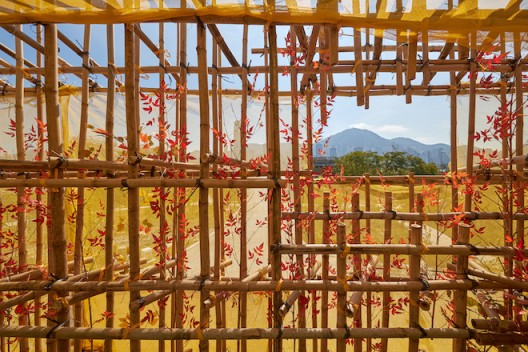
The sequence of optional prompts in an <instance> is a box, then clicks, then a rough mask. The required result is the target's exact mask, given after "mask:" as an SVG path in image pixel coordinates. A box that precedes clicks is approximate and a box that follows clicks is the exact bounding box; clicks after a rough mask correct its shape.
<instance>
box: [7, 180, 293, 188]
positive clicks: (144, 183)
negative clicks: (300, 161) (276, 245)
mask: <svg viewBox="0 0 528 352" xmlns="http://www.w3.org/2000/svg"><path fill="white" fill-rule="evenodd" d="M285 184H286V182H285V181H284V180H272V179H264V178H247V179H244V180H242V179H239V180H234V179H225V180H218V179H204V180H201V179H156V178H143V179H127V178H122V179H43V178H41V179H38V180H0V188H14V187H44V188H58V187H85V188H96V187H107V188H141V187H188V188H192V187H204V188H282V187H284V185H285Z"/></svg>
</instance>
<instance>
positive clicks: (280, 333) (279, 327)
mask: <svg viewBox="0 0 528 352" xmlns="http://www.w3.org/2000/svg"><path fill="white" fill-rule="evenodd" d="M278 329H279V334H278V335H277V339H278V340H280V339H281V338H282V324H279V326H278Z"/></svg>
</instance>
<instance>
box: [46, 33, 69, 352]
mask: <svg viewBox="0 0 528 352" xmlns="http://www.w3.org/2000/svg"><path fill="white" fill-rule="evenodd" d="M44 43H45V45H44V48H45V50H44V64H45V67H46V70H45V80H46V119H47V126H48V149H49V155H62V153H63V148H64V146H63V141H62V135H61V132H62V129H61V124H62V123H61V118H60V113H59V111H58V106H59V91H58V86H59V80H58V56H57V51H58V47H57V25H56V24H47V25H45V26H44ZM50 172H51V170H50ZM54 177H55V178H56V179H61V178H62V172H61V171H60V170H56V171H55V173H54ZM50 204H53V207H52V208H51V219H52V224H51V231H50V236H51V242H48V243H51V247H52V253H53V255H52V256H49V257H48V262H51V263H53V265H48V266H49V269H50V270H53V271H52V272H54V273H55V275H56V276H57V277H59V278H65V277H66V276H67V275H68V268H67V265H66V263H67V261H68V260H67V258H66V234H65V228H64V219H65V212H64V188H63V187H59V188H56V189H55V190H54V191H53V192H51V194H50ZM48 246H49V245H48ZM61 295H64V293H61V294H59V298H60V297H61ZM50 301H51V302H53V301H54V299H53V298H52V297H50ZM59 302H60V301H57V303H58V304H55V313H56V320H57V321H58V322H59V324H65V323H66V322H67V321H68V320H69V312H70V309H69V307H66V306H64V305H62V304H61V303H59ZM47 343H48V351H54V350H56V349H58V350H60V351H61V352H62V351H64V352H68V351H70V343H69V341H68V340H64V339H58V340H51V339H47Z"/></svg>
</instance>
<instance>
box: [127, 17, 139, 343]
mask: <svg viewBox="0 0 528 352" xmlns="http://www.w3.org/2000/svg"><path fill="white" fill-rule="evenodd" d="M124 29H125V67H126V70H125V103H126V113H127V121H126V128H127V143H128V154H129V155H138V154H139V145H138V136H139V126H138V121H137V118H136V115H137V109H138V107H137V104H138V101H137V100H136V94H135V93H136V90H138V89H139V87H138V86H137V85H136V79H135V76H136V64H137V62H136V61H135V60H136V54H137V53H136V51H137V50H138V48H137V47H136V43H135V42H136V38H135V33H134V25H133V24H127V25H125V28H124ZM138 169H139V168H138V166H137V165H129V167H128V177H129V178H130V179H131V180H134V179H137V177H138ZM128 242H129V247H128V248H129V253H130V254H129V255H130V257H129V258H130V277H131V278H132V280H136V279H137V277H138V276H139V273H140V266H139V251H140V247H139V189H137V188H129V189H128ZM140 297H141V296H140V293H139V292H131V293H130V303H133V302H134V301H136V300H137V299H139V298H140ZM139 321H140V312H139V309H130V324H131V326H139ZM140 350H141V341H134V342H131V343H130V352H140Z"/></svg>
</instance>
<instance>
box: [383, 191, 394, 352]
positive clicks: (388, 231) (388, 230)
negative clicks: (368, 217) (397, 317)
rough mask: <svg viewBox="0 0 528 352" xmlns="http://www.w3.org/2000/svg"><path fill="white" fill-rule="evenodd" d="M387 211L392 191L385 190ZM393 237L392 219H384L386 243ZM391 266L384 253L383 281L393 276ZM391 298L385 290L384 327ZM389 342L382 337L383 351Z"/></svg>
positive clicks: (388, 255)
mask: <svg viewBox="0 0 528 352" xmlns="http://www.w3.org/2000/svg"><path fill="white" fill-rule="evenodd" d="M385 211H386V212H389V211H392V193H391V192H385ZM391 238H392V220H391V219H385V220H384V235H383V241H384V243H386V244H387V243H390V240H391ZM390 267H391V256H390V254H384V255H383V281H388V280H390V277H391V273H390ZM390 300H391V295H390V292H383V311H382V314H381V326H382V327H384V328H387V327H389V317H390V315H389V305H390ZM387 343H388V339H386V338H382V339H381V351H383V352H386V351H387Z"/></svg>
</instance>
